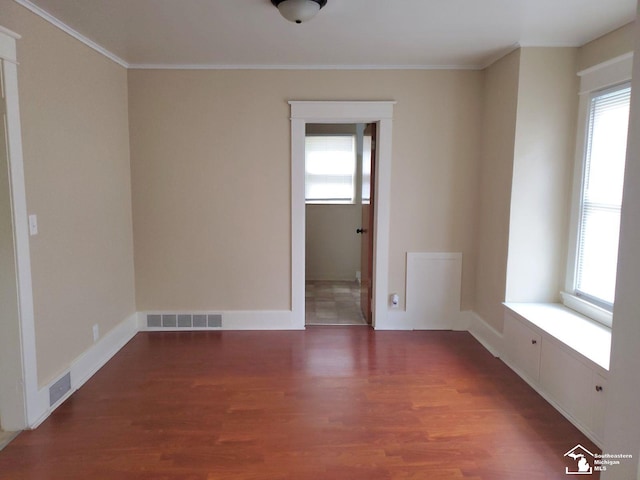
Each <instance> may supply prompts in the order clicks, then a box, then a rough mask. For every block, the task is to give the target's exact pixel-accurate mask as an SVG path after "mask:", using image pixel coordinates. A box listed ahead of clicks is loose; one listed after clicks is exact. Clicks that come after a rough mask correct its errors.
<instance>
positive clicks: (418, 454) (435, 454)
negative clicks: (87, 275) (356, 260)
mask: <svg viewBox="0 0 640 480" xmlns="http://www.w3.org/2000/svg"><path fill="white" fill-rule="evenodd" d="M578 443H580V444H582V445H583V446H585V447H586V448H588V449H589V450H591V451H592V452H595V451H598V452H599V450H598V449H597V448H596V447H595V445H593V444H592V443H591V442H590V441H589V440H588V439H587V438H586V437H585V436H583V435H582V434H581V433H580V432H579V431H578V430H577V429H575V428H574V427H573V426H572V425H571V424H570V423H569V422H568V421H566V420H565V419H564V418H563V417H562V416H561V415H560V414H559V413H557V412H556V411H555V410H554V409H553V408H552V407H551V406H549V405H548V404H547V403H546V402H545V401H544V400H543V399H542V398H541V397H539V396H538V395H537V394H536V393H535V392H534V391H533V390H532V389H531V388H530V387H529V386H528V385H526V384H525V383H524V382H522V381H521V380H520V379H519V378H518V377H517V376H516V375H515V374H514V373H513V372H511V370H509V369H508V368H507V367H506V366H505V365H504V364H503V363H502V362H501V361H500V360H499V359H496V358H493V357H492V356H491V355H490V354H489V353H488V352H487V351H486V350H484V348H483V347H482V346H480V345H479V344H478V343H477V342H476V341H475V340H474V339H473V338H472V337H471V336H470V335H469V334H468V333H463V332H376V331H373V330H371V329H367V328H364V327H309V328H307V330H306V331H297V332H185V333H168V332H161V333H139V334H138V335H137V336H136V337H135V338H134V339H133V340H132V341H131V342H130V343H129V344H128V345H126V346H125V348H124V349H123V350H122V351H121V352H119V353H118V354H117V355H116V356H115V357H114V358H113V359H112V360H111V361H110V362H109V363H108V364H107V365H106V366H105V367H104V368H103V369H102V370H100V371H99V372H98V373H97V374H96V375H95V376H94V377H93V378H92V379H91V380H89V381H88V382H87V383H86V384H85V386H84V387H83V388H81V389H80V390H79V391H78V392H76V393H75V394H74V395H73V396H72V397H71V398H70V399H69V400H68V401H67V402H66V403H65V404H63V405H62V406H61V407H60V408H59V409H58V410H56V411H55V412H54V413H53V415H52V416H51V417H50V418H49V419H47V420H46V421H45V422H44V423H43V424H42V425H41V426H40V427H39V428H38V429H37V430H35V431H30V432H24V433H22V434H20V435H19V436H18V438H16V439H15V440H14V441H13V442H12V443H11V444H9V445H8V446H7V447H6V448H5V449H4V450H3V451H1V452H0V478H1V479H2V480H7V479H25V480H26V479H47V480H49V479H53V480H56V479H65V480H73V479H83V480H87V479H92V480H95V479H110V480H111V479H117V480H127V479H149V480H150V479H154V480H158V479H166V480H174V479H175V480H178V479H179V480H187V479H189V480H214V479H216V480H217V479H225V480H226V479H229V480H245V479H246V480H263V479H264V480H267V479H268V480H307V479H308V480H316V479H317V480H341V479H345V480H346V479H348V480H382V479H393V480H395V479H397V480H417V479H429V480H438V479H447V480H449V479H470V480H471V479H473V480H480V479H482V480H502V479H504V480H519V479H523V480H525V479H526V480H536V479H561V478H567V476H566V475H565V473H564V471H565V465H566V466H571V463H567V462H566V460H567V459H566V458H565V457H563V455H564V453H565V452H567V451H568V450H569V449H571V448H572V447H574V446H575V445H576V444H578ZM590 478H598V477H597V475H595V474H594V475H592V476H591V477H590Z"/></svg>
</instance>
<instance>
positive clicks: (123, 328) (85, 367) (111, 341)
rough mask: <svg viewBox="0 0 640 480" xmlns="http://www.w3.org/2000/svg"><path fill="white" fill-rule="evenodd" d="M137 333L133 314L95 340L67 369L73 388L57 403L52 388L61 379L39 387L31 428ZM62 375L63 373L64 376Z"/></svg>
mask: <svg viewBox="0 0 640 480" xmlns="http://www.w3.org/2000/svg"><path fill="white" fill-rule="evenodd" d="M136 333H138V316H137V314H133V315H131V316H130V317H129V318H127V319H126V320H124V321H122V322H121V323H120V324H118V325H117V326H116V327H115V328H113V329H112V330H111V331H110V332H108V333H107V334H106V335H104V336H103V337H102V338H101V339H100V340H99V341H98V342H96V343H94V344H93V345H92V346H91V347H90V348H89V349H87V350H86V351H85V352H84V353H83V354H82V355H80V356H79V357H78V358H76V359H75V360H74V361H73V362H72V363H71V366H70V367H69V369H68V370H66V371H65V373H64V375H66V374H67V373H68V372H70V373H71V388H70V389H69V391H68V392H66V393H65V394H64V396H62V397H61V398H60V399H59V400H58V401H57V402H56V403H55V404H54V405H51V406H50V405H49V389H50V388H51V386H52V385H53V384H54V383H56V382H57V381H58V378H56V379H55V380H53V381H51V382H49V383H48V384H47V385H46V386H45V387H43V388H41V389H39V390H38V398H37V404H38V412H37V414H36V418H37V420H36V421H35V422H33V423H32V424H30V425H29V428H32V429H33V428H36V427H37V426H38V425H40V424H41V423H42V422H43V421H44V420H46V418H47V417H48V416H49V415H51V413H52V412H53V411H54V410H55V409H56V408H58V407H59V406H60V405H61V404H62V403H63V402H64V401H65V400H66V399H67V398H69V397H70V396H71V395H72V394H73V393H74V392H75V391H76V390H78V389H79V388H80V387H82V385H84V384H85V383H86V381H87V380H89V379H90V378H91V377H92V376H93V375H94V374H95V373H96V372H97V371H98V370H100V368H102V367H103V366H104V365H105V364H106V363H107V362H108V361H109V360H111V358H112V357H113V356H114V355H115V354H116V353H118V351H119V350H120V349H121V348H122V347H124V346H125V345H126V344H127V342H129V340H131V339H132V338H133V337H134V336H135V334H136ZM61 377H62V376H61Z"/></svg>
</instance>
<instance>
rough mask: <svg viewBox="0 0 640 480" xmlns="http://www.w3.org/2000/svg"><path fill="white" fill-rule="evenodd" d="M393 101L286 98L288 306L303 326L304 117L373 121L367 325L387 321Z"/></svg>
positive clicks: (306, 119)
mask: <svg viewBox="0 0 640 480" xmlns="http://www.w3.org/2000/svg"><path fill="white" fill-rule="evenodd" d="M395 103H396V102H394V101H372V102H363V101H353V102H352V101H344V102H343V101H335V102H333V101H332V102H325V101H290V102H289V104H290V105H291V310H292V314H293V325H294V328H300V329H304V328H305V305H304V301H305V299H304V295H305V176H304V170H305V130H306V124H307V123H377V124H378V132H377V136H378V138H377V142H378V144H377V145H376V159H375V161H376V166H375V169H376V170H375V172H376V178H375V185H374V186H373V187H374V188H375V208H374V219H373V223H374V239H373V252H374V253H373V300H372V305H371V307H372V311H373V319H372V325H373V327H374V328H380V327H382V326H384V325H386V323H387V316H388V315H387V314H388V309H389V301H388V284H389V204H390V195H391V139H392V131H393V106H394V105H395Z"/></svg>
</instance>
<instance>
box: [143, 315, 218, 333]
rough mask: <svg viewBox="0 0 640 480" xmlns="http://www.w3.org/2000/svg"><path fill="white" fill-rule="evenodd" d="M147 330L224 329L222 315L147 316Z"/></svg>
mask: <svg viewBox="0 0 640 480" xmlns="http://www.w3.org/2000/svg"><path fill="white" fill-rule="evenodd" d="M147 328H179V329H181V330H190V329H205V328H206V329H209V328H222V314H221V313H208V314H191V313H177V314H176V313H172V314H159V313H150V314H147Z"/></svg>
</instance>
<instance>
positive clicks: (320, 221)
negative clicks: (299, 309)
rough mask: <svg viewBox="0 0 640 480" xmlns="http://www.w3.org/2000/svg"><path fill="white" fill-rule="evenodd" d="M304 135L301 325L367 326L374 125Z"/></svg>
mask: <svg viewBox="0 0 640 480" xmlns="http://www.w3.org/2000/svg"><path fill="white" fill-rule="evenodd" d="M305 135H306V136H305V214H306V220H305V324H306V325H370V324H371V300H372V289H371V286H372V284H373V281H372V278H371V276H372V268H371V265H372V263H373V248H372V241H371V240H372V238H373V221H372V219H373V198H374V197H373V195H372V188H371V187H372V182H371V176H372V172H373V171H374V166H375V162H374V161H373V160H374V159H375V150H372V145H373V146H375V141H372V138H373V137H372V136H375V124H362V123H360V124H354V123H342V124H311V123H309V124H307V125H306V130H305Z"/></svg>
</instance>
